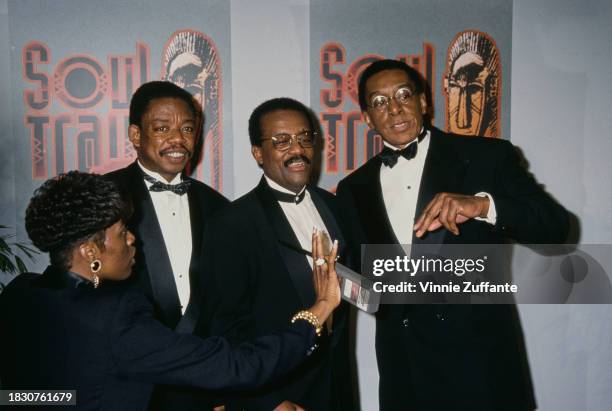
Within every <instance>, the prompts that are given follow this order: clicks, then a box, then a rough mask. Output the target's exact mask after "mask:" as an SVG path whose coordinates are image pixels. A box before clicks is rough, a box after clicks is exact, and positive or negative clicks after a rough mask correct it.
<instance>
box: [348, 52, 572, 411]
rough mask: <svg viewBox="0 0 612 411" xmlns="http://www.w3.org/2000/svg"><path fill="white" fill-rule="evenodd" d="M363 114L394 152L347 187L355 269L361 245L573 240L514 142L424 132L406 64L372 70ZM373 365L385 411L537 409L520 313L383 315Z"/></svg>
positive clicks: (385, 311) (362, 89)
mask: <svg viewBox="0 0 612 411" xmlns="http://www.w3.org/2000/svg"><path fill="white" fill-rule="evenodd" d="M359 103H360V106H361V109H362V112H363V115H364V118H365V121H366V122H367V124H368V126H369V127H370V128H372V129H374V130H376V131H377V132H378V133H379V134H380V135H381V136H382V138H383V141H384V145H385V147H384V149H383V151H382V152H381V153H380V154H379V155H378V156H376V157H374V158H372V159H370V160H369V161H368V162H367V163H366V164H364V165H363V166H362V167H360V168H359V169H357V170H356V171H355V172H353V173H352V174H351V175H350V176H348V177H346V178H345V179H344V180H342V181H341V182H340V184H339V185H338V191H337V192H338V199H339V201H340V203H341V207H342V210H343V214H342V216H343V217H344V218H343V220H342V225H343V229H345V231H344V234H345V236H346V238H347V242H348V243H349V245H350V247H351V250H352V255H353V256H354V258H353V259H352V264H353V266H354V268H355V269H360V267H359V262H360V246H361V245H362V244H484V243H487V244H499V243H504V242H507V239H508V238H512V239H514V240H516V241H519V242H524V243H559V242H563V241H564V240H565V238H566V236H567V231H568V215H567V212H566V211H565V209H563V208H562V207H561V206H559V205H558V204H557V203H555V202H554V201H553V200H552V199H551V198H550V197H549V196H548V195H547V194H546V193H545V192H544V191H543V190H542V189H541V187H540V186H539V185H538V184H537V183H536V181H535V180H534V179H533V178H532V176H531V175H530V174H528V173H527V172H526V171H525V170H524V169H522V168H521V167H520V166H519V161H518V157H517V154H516V152H515V149H514V147H513V146H512V145H511V144H510V143H509V142H507V141H504V140H499V139H492V138H486V139H485V138H481V137H463V136H458V135H451V134H447V133H444V132H442V131H440V130H438V129H436V128H433V127H431V126H428V125H426V124H424V115H425V114H426V112H427V100H426V97H425V93H424V85H423V82H422V80H421V77H420V75H419V74H418V73H417V72H416V71H415V70H413V69H412V68H410V67H408V66H407V65H406V64H404V63H402V62H399V61H395V60H381V61H378V62H375V63H373V64H372V65H370V66H369V67H368V68H366V70H365V71H364V72H363V74H362V76H361V78H360V81H359ZM376 356H377V360H378V370H379V375H380V384H379V401H380V407H381V408H380V409H381V411H390V410H397V411H405V410H427V411H429V410H470V411H477V410H478V411H479V410H482V411H485V410H486V411H490V410H512V411H517V410H533V409H535V400H534V397H533V391H532V387H531V381H530V376H529V368H528V365H527V361H526V356H525V349H524V343H523V341H522V331H521V327H520V324H519V321H518V316H517V312H516V309H515V307H514V306H512V305H479V306H478V305H385V306H382V307H381V309H380V311H379V313H378V314H377V317H376Z"/></svg>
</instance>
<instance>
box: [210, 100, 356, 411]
mask: <svg viewBox="0 0 612 411" xmlns="http://www.w3.org/2000/svg"><path fill="white" fill-rule="evenodd" d="M249 135H250V139H251V145H252V149H251V152H252V154H253V157H254V158H255V160H256V161H257V164H258V165H259V166H260V167H261V168H262V169H263V172H264V175H263V176H262V178H261V181H260V182H259V185H258V186H257V187H255V189H253V190H252V191H251V192H249V193H247V194H246V195H244V196H243V197H241V198H239V199H237V200H236V201H234V202H233V203H232V204H231V205H230V206H229V207H227V208H226V209H224V210H223V211H222V212H221V213H220V214H219V215H217V216H216V217H215V219H214V221H211V223H210V224H209V226H208V227H207V229H206V234H205V241H206V243H207V244H208V243H209V242H210V252H209V253H207V255H206V256H205V261H206V262H207V263H206V264H205V269H206V270H207V272H209V273H211V282H210V286H209V287H207V296H206V299H205V300H206V303H207V304H210V305H211V306H212V307H213V308H212V310H211V311H212V321H211V333H212V334H213V335H222V336H226V337H227V338H229V339H230V341H234V342H239V341H245V340H248V339H251V338H253V337H256V336H258V335H263V334H265V333H267V332H269V331H271V330H276V329H278V328H280V327H282V325H283V324H286V323H287V321H289V319H290V318H291V315H292V313H294V312H295V310H296V309H301V308H302V307H307V306H309V305H310V304H311V303H312V301H313V298H314V293H313V284H312V280H311V272H312V264H313V261H312V259H311V258H310V257H307V256H306V255H305V254H304V253H303V252H302V251H303V250H310V244H309V242H310V238H311V236H312V233H313V228H315V229H318V230H321V231H324V232H327V233H328V234H329V237H331V239H336V240H338V241H339V244H340V250H342V248H343V243H344V241H343V238H342V235H341V233H340V230H339V227H338V225H337V223H336V219H335V216H336V215H337V213H338V210H337V208H336V203H335V202H334V200H335V198H334V196H333V195H331V194H330V193H328V192H326V191H324V190H322V189H319V188H317V187H314V186H312V185H309V184H308V181H309V178H310V175H311V170H312V162H313V156H314V148H315V145H316V143H317V140H316V133H315V132H314V127H313V121H312V117H311V114H310V112H309V110H308V109H307V108H306V107H305V106H304V105H303V104H301V103H299V102H297V101H295V100H292V99H289V98H278V99H273V100H269V101H266V102H264V103H262V104H261V105H260V106H258V107H257V108H256V109H255V110H254V111H253V113H252V114H251V117H250V120H249ZM208 240H210V241H208ZM227 261H231V262H232V264H230V265H228V264H227V263H226V262H227ZM346 310H347V307H346V306H344V307H342V306H341V307H340V308H339V309H338V310H337V311H336V312H335V313H334V318H333V320H332V321H331V322H330V323H329V324H327V328H326V330H327V332H328V333H329V334H330V335H329V336H328V338H327V339H326V340H325V341H326V342H325V343H324V345H326V346H325V347H322V348H323V349H321V350H320V352H319V353H318V354H317V355H316V356H314V357H313V358H312V359H311V360H309V361H307V362H306V363H305V364H304V365H303V366H301V367H299V368H298V369H297V370H296V371H295V372H293V373H291V374H290V375H289V376H288V377H286V378H283V380H282V381H277V382H276V383H273V384H270V385H269V386H267V387H265V388H264V389H260V390H257V391H254V392H251V393H249V394H247V395H241V396H237V395H231V394H229V395H228V400H227V401H226V410H234V409H245V410H265V411H269V410H277V411H285V410H304V409H305V410H317V411H326V410H341V409H346V410H352V409H353V406H352V402H351V401H352V394H351V380H350V372H349V361H348V346H347V333H346V326H345V323H346V321H347V319H346Z"/></svg>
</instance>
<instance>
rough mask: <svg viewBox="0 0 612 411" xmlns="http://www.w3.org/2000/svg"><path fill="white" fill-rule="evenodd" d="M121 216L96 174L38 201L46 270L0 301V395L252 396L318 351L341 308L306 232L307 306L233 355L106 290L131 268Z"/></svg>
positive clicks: (126, 399)
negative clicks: (309, 253) (181, 388)
mask: <svg viewBox="0 0 612 411" xmlns="http://www.w3.org/2000/svg"><path fill="white" fill-rule="evenodd" d="M129 215H130V210H129V207H128V205H127V204H126V203H125V202H124V201H123V200H122V198H121V196H120V194H119V192H118V190H117V188H116V187H115V185H114V183H113V182H111V181H108V180H106V179H104V178H103V177H102V176H98V175H94V174H86V173H81V172H77V171H72V172H69V173H67V174H63V175H60V176H58V177H57V178H54V179H51V180H48V181H47V182H45V183H44V184H43V185H42V186H41V187H40V188H39V189H38V190H37V191H36V192H35V194H34V197H33V198H32V201H31V202H30V205H29V206H28V209H27V211H26V230H27V232H28V235H29V236H30V238H31V240H32V242H33V243H34V245H35V246H37V247H38V248H39V249H40V250H42V251H45V252H48V253H49V256H50V260H51V264H50V266H49V267H48V268H47V269H46V270H45V272H44V273H43V274H42V275H37V274H22V275H20V276H19V277H17V278H16V279H15V280H13V281H12V282H11V283H10V284H9V285H8V286H7V287H6V289H5V290H4V292H3V293H2V294H1V295H0V335H2V337H1V339H2V346H3V349H2V350H1V351H0V357H1V358H0V380H1V381H2V385H3V387H2V388H3V389H9V390H12V391H15V390H63V391H66V390H76V409H79V410H130V411H131V410H142V409H145V408H146V406H147V403H148V400H149V396H150V393H151V389H152V385H153V384H155V383H161V384H176V385H192V386H199V387H202V388H207V389H219V388H248V387H253V386H256V385H260V384H262V383H265V382H266V381H268V380H270V379H272V378H274V377H276V376H279V375H281V374H283V373H285V372H287V371H289V370H290V369H291V368H293V367H294V366H295V365H297V364H298V363H299V362H300V361H301V360H303V359H305V358H306V357H307V356H308V355H310V354H311V353H312V352H313V350H314V349H316V347H317V337H318V335H319V334H320V332H321V324H324V323H325V321H326V319H327V318H328V317H329V315H330V314H331V312H332V311H333V310H334V308H335V307H337V306H338V304H339V302H340V290H339V286H338V279H337V277H336V273H335V268H334V259H335V255H336V252H337V246H334V247H333V249H332V252H331V254H330V255H329V256H324V253H323V252H322V250H323V245H322V239H321V236H319V235H317V234H316V233H315V234H313V255H314V257H315V259H317V264H315V266H314V267H315V268H314V273H313V281H314V283H315V289H316V292H317V301H316V303H315V304H314V305H313V306H312V307H310V308H309V309H308V310H304V311H300V312H298V313H296V315H295V316H294V317H293V319H292V321H291V322H292V323H291V324H288V327H287V329H286V330H284V331H283V332H281V333H279V334H277V335H272V336H266V337H261V338H258V339H257V340H255V341H254V342H253V343H246V344H241V345H239V346H236V347H230V346H229V345H228V343H227V341H225V340H224V339H222V338H216V337H213V338H208V339H206V340H202V339H200V338H198V337H195V336H193V335H187V334H177V333H174V332H172V331H171V330H169V329H167V328H165V327H164V326H163V325H161V324H160V323H158V322H157V321H156V320H155V319H154V318H153V314H152V307H151V305H150V303H149V302H148V301H147V300H146V298H145V297H144V296H143V295H141V294H139V293H138V292H136V291H134V290H131V289H129V288H128V287H124V286H121V287H118V286H116V284H114V282H115V281H117V280H123V279H125V278H127V277H128V276H129V275H130V270H131V266H132V264H133V263H134V252H135V251H134V250H135V249H134V246H133V243H134V240H135V238H134V236H133V235H132V233H130V232H129V231H128V230H127V229H126V228H125V225H124V221H126V220H127V218H128V217H129ZM271 303H273V302H271ZM15 398H17V397H15V396H13V399H15ZM47 403H48V402H47ZM15 404H18V403H17V402H15ZM45 409H48V408H47V407H45Z"/></svg>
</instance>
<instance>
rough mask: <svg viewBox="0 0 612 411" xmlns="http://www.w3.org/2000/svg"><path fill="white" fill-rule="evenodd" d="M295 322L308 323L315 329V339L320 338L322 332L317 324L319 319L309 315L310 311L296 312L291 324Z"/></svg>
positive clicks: (319, 324)
mask: <svg viewBox="0 0 612 411" xmlns="http://www.w3.org/2000/svg"><path fill="white" fill-rule="evenodd" d="M296 320H304V321H307V322H309V323H310V324H311V325H312V326H313V327H314V328H315V334H317V337H320V336H321V331H322V330H323V327H322V326H321V323H320V322H319V318H317V316H316V315H314V314H313V313H311V312H310V311H307V310H303V311H298V312H297V313H296V314H295V315H294V316H293V317H292V318H291V324H293V323H295V321H296Z"/></svg>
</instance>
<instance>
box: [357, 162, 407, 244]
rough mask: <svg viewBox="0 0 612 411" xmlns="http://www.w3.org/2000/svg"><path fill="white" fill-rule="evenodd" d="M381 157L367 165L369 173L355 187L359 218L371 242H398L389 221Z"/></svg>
mask: <svg viewBox="0 0 612 411" xmlns="http://www.w3.org/2000/svg"><path fill="white" fill-rule="evenodd" d="M381 164H382V162H381V160H380V157H378V156H376V157H375V158H374V159H373V160H371V161H370V163H368V164H367V165H366V167H368V169H367V170H366V172H367V175H366V178H365V179H364V180H363V182H362V183H361V184H356V185H355V188H354V196H355V199H354V200H355V204H358V205H359V206H358V207H357V211H358V213H359V220H360V222H361V225H362V227H363V228H364V230H365V233H366V237H367V239H368V242H369V243H371V244H397V243H398V239H397V237H396V236H395V233H394V232H393V227H392V226H391V222H390V221H389V215H388V214H387V208H386V207H385V201H384V199H383V195H382V187H381V185H380V167H381Z"/></svg>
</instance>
